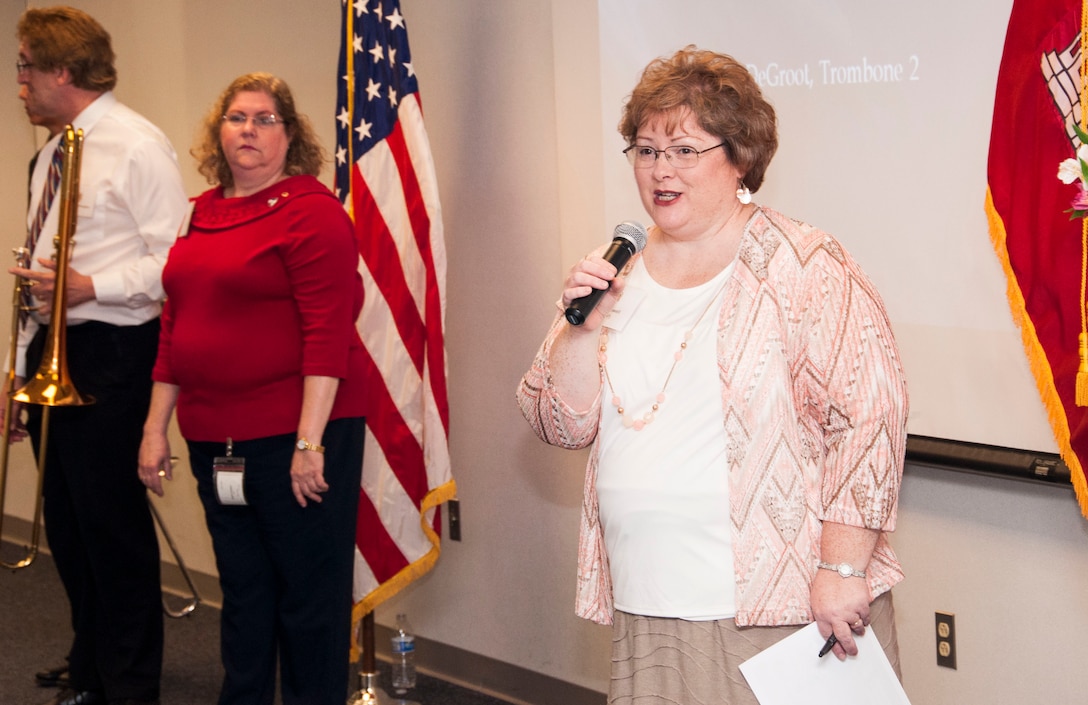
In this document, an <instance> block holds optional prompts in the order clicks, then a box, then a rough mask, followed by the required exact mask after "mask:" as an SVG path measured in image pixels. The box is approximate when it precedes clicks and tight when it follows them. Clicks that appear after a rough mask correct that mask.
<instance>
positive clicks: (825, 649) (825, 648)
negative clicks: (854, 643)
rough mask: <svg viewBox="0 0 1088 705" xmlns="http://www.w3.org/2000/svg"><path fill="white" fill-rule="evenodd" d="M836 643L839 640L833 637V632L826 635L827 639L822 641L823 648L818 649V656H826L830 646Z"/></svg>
mask: <svg viewBox="0 0 1088 705" xmlns="http://www.w3.org/2000/svg"><path fill="white" fill-rule="evenodd" d="M837 643H839V640H838V639H836V638H835V635H834V634H832V635H831V636H829V637H827V641H825V642H824V645H823V648H821V649H820V656H819V658H823V657H824V656H827V652H828V651H831V648H832V647H833V646H835V644H837Z"/></svg>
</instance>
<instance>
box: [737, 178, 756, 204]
mask: <svg viewBox="0 0 1088 705" xmlns="http://www.w3.org/2000/svg"><path fill="white" fill-rule="evenodd" d="M737 200H738V201H740V202H741V203H742V204H744V205H748V204H749V203H751V202H752V192H751V191H750V190H749V189H748V187H747V186H745V185H744V182H743V181H741V182H740V188H739V189H737Z"/></svg>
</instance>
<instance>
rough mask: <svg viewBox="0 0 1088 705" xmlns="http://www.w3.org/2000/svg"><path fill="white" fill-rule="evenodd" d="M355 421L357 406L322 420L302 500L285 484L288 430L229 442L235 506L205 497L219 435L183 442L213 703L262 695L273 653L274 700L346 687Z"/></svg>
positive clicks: (336, 700) (357, 449)
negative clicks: (211, 647) (312, 483)
mask: <svg viewBox="0 0 1088 705" xmlns="http://www.w3.org/2000/svg"><path fill="white" fill-rule="evenodd" d="M364 430H365V426H364V422H363V419H361V418H359V419H338V420H336V421H331V422H329V424H328V425H327V426H326V428H325V435H324V436H323V440H322V441H321V444H322V445H324V446H325V481H326V482H327V483H328V485H329V490H328V491H327V492H325V493H324V494H323V495H322V501H321V502H320V503H318V502H313V501H309V502H308V503H307V506H306V507H305V508H303V507H300V506H299V505H298V502H296V501H295V496H294V494H293V493H292V492H291V475H290V467H291V456H292V454H293V453H294V452H295V445H294V442H295V435H294V434H286V435H281V436H271V437H269V438H260V439H256V440H251V441H242V442H238V441H235V442H234V455H235V456H236V457H242V458H245V481H244V489H245V496H246V501H247V502H248V505H247V506H223V505H220V504H219V503H218V502H217V501H216V498H215V489H214V486H213V482H212V462H213V458H215V457H216V456H221V455H223V454H224V451H225V446H224V443H202V442H192V441H190V442H189V444H188V445H189V459H190V462H191V463H192V468H193V475H195V476H196V480H197V489H198V491H199V493H200V499H201V502H203V504H204V512H205V516H206V518H207V521H208V530H209V533H211V536H212V545H213V546H214V547H215V560H216V565H217V566H218V569H219V584H220V586H221V587H222V589H223V613H222V621H221V626H220V640H221V648H222V656H223V667H224V669H225V671H226V676H225V677H224V680H223V688H222V690H221V691H220V694H219V705H271V703H272V702H273V696H274V693H275V685H276V661H277V658H278V659H279V664H280V685H281V689H282V700H283V703H284V705H343V703H344V701H345V700H346V699H347V695H348V693H347V690H348V661H349V652H350V648H351V609H352V594H351V587H352V578H353V574H354V561H355V520H356V514H357V512H358V507H359V493H360V491H361V490H360V487H359V482H360V476H361V474H362V461H363V434H364ZM224 440H225V439H224Z"/></svg>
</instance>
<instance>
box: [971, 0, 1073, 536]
mask: <svg viewBox="0 0 1088 705" xmlns="http://www.w3.org/2000/svg"><path fill="white" fill-rule="evenodd" d="M1083 4H1084V3H1083V2H1082V1H1078V0H1074V1H1073V2H1070V0H1015V1H1014V3H1013V7H1012V14H1011V15H1010V17H1009V27H1008V32H1007V35H1006V38H1005V50H1004V54H1003V56H1002V59H1001V67H1000V71H999V74H998V79H997V90H996V95H995V97H994V117H993V126H992V131H991V134H990V153H989V163H988V170H987V177H988V182H989V188H988V189H987V194H986V211H987V215H988V217H989V222H990V236H991V238H992V240H993V244H994V248H995V250H996V252H997V255H998V257H999V258H1000V259H1001V262H1002V264H1003V265H1004V268H1005V273H1006V276H1007V279H1008V297H1009V304H1010V306H1011V308H1012V312H1013V316H1014V318H1015V319H1016V321H1017V324H1018V325H1019V326H1020V330H1021V334H1022V336H1023V341H1024V346H1025V348H1026V351H1027V355H1028V359H1029V361H1030V363H1031V368H1032V372H1033V373H1034V375H1035V381H1036V383H1037V385H1038V388H1039V393H1040V395H1041V396H1042V399H1043V402H1044V404H1045V405H1046V408H1047V412H1048V414H1049V416H1050V423H1051V427H1052V428H1053V430H1054V436H1055V438H1056V440H1057V442H1058V447H1059V449H1060V451H1061V454H1062V457H1063V459H1064V460H1065V462H1066V464H1067V465H1068V466H1069V468H1070V470H1071V472H1072V478H1073V486H1074V488H1075V490H1076V495H1077V499H1078V501H1079V503H1080V507H1081V511H1082V513H1083V514H1084V515H1085V516H1088V484H1086V481H1085V475H1084V468H1085V467H1086V463H1088V407H1086V406H1083V405H1081V404H1084V403H1088V360H1083V361H1082V357H1081V355H1082V353H1083V352H1088V350H1086V351H1082V348H1083V347H1084V343H1083V342H1082V341H1084V340H1086V338H1085V303H1084V282H1085V263H1086V260H1085V256H1086V253H1088V249H1086V245H1088V241H1086V235H1088V221H1086V220H1085V219H1084V218H1083V217H1077V216H1076V215H1072V217H1071V212H1070V211H1071V209H1073V207H1074V206H1073V203H1074V201H1075V200H1076V199H1078V198H1080V197H1082V196H1083V192H1082V187H1081V186H1079V185H1074V184H1072V183H1067V182H1065V181H1064V180H1062V179H1059V176H1058V171H1059V165H1061V164H1062V163H1063V162H1065V161H1066V160H1069V159H1075V156H1076V151H1077V149H1078V147H1080V144H1081V141H1080V138H1079V136H1078V128H1082V127H1083V120H1084V119H1085V117H1086V115H1085V111H1084V105H1083V101H1082V98H1081V94H1082V84H1083V81H1082V75H1083V55H1082V49H1081V45H1082V41H1081V40H1082V37H1083V36H1084V27H1083V25H1082V19H1083V18H1085V13H1084V8H1083ZM1086 153H1088V152H1086ZM1066 168H1068V165H1067V167H1066ZM1084 174H1085V178H1088V171H1085V172H1084ZM1078 372H1080V377H1081V379H1080V383H1081V392H1082V393H1081V399H1080V400H1079V401H1080V404H1078Z"/></svg>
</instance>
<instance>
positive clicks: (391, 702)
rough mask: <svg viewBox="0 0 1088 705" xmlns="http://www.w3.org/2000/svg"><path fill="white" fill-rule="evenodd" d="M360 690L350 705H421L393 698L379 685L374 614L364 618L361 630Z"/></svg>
mask: <svg viewBox="0 0 1088 705" xmlns="http://www.w3.org/2000/svg"><path fill="white" fill-rule="evenodd" d="M359 646H360V647H361V650H362V653H363V655H362V659H361V661H360V663H359V690H357V691H355V692H354V693H352V695H351V697H350V698H348V705H420V703H418V702H416V701H415V700H405V699H403V698H396V697H392V696H390V695H389V694H387V693H386V692H385V691H384V690H382V689H381V687H380V686H379V685H378V668H377V665H376V663H375V660H374V653H375V651H374V613H373V612H368V613H367V614H366V615H364V616H363V619H362V622H361V624H360V628H359Z"/></svg>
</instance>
